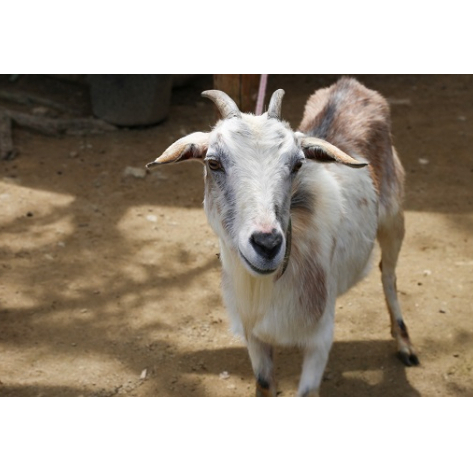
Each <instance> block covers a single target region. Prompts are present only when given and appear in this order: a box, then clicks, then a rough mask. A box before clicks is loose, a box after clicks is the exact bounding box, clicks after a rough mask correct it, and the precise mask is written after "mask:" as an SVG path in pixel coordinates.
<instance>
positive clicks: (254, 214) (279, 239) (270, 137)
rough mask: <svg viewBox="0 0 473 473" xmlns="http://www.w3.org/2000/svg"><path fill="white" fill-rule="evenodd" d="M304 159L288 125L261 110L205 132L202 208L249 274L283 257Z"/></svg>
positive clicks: (270, 269)
mask: <svg viewBox="0 0 473 473" xmlns="http://www.w3.org/2000/svg"><path fill="white" fill-rule="evenodd" d="M304 161H305V157H304V155H303V153H302V151H301V148H300V146H298V142H297V140H296V139H295V137H294V133H293V132H292V130H290V128H289V127H288V126H287V125H286V124H285V123H283V122H281V121H279V120H275V119H270V118H269V119H268V117H267V116H266V115H262V116H253V115H242V116H241V118H234V119H231V120H223V121H220V122H219V123H218V124H217V126H216V127H215V129H214V130H213V131H212V133H210V135H209V146H208V151H207V153H206V156H205V159H204V163H205V165H206V168H205V181H206V195H205V201H204V206H205V210H206V212H207V215H208V217H209V221H210V224H211V225H212V227H213V229H214V230H215V232H216V233H217V234H218V236H219V237H220V238H221V239H222V240H223V241H224V242H225V243H226V245H227V246H228V247H229V248H232V249H233V250H234V251H235V252H236V253H237V254H239V255H240V257H241V260H242V261H243V264H244V265H245V267H246V268H247V269H248V271H249V272H250V273H252V274H254V275H259V276H261V275H267V274H271V273H274V272H275V271H276V270H277V269H278V268H279V267H280V265H281V263H282V262H283V259H284V255H285V252H286V244H287V240H286V235H287V230H288V226H289V219H290V202H291V192H292V186H293V180H294V178H295V176H296V174H297V172H298V171H299V169H300V167H301V166H302V164H303V162H304Z"/></svg>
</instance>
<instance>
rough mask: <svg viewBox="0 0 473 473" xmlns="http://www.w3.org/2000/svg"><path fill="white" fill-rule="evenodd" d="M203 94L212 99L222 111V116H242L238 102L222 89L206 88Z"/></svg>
mask: <svg viewBox="0 0 473 473" xmlns="http://www.w3.org/2000/svg"><path fill="white" fill-rule="evenodd" d="M201 95H202V97H205V98H208V99H210V100H212V102H213V103H214V104H215V105H216V106H217V109H218V111H219V112H220V113H221V115H222V118H224V119H226V118H241V112H240V110H239V109H238V106H237V104H236V103H235V102H234V101H233V100H232V99H231V98H230V97H229V96H228V95H227V94H226V93H225V92H222V91H221V90H206V91H204V92H202V94H201Z"/></svg>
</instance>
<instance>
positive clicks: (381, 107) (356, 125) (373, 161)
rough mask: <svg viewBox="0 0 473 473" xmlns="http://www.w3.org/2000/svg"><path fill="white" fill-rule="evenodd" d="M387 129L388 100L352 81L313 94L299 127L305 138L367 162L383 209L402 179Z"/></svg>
mask: <svg viewBox="0 0 473 473" xmlns="http://www.w3.org/2000/svg"><path fill="white" fill-rule="evenodd" d="M390 127H391V119H390V111H389V105H388V103H387V101H386V100H385V99H384V98H383V97H382V96H381V95H380V94H379V93H377V92H375V91H373V90H369V89H367V88H366V87H364V86H363V85H361V84H360V83H359V82H358V81H356V80H355V79H351V78H342V79H340V80H339V81H338V82H337V83H336V84H334V85H333V86H331V87H329V88H326V89H321V90H318V91H317V92H316V93H315V94H313V95H312V96H311V97H310V98H309V100H308V101H307V103H306V106H305V111H304V116H303V118H302V121H301V123H300V125H299V129H300V130H301V131H302V132H303V133H305V134H306V135H310V136H316V137H318V138H322V139H324V140H326V141H328V142H330V143H332V144H333V145H335V146H337V147H338V148H340V149H341V150H342V151H344V152H345V153H347V154H348V155H350V156H352V157H354V158H355V159H356V158H357V157H363V158H365V159H367V160H368V161H369V163H370V168H371V172H372V177H373V182H374V184H375V186H376V188H377V189H378V191H379V195H380V201H381V205H383V206H385V207H386V208H389V207H390V205H391V202H392V201H393V199H395V200H399V198H400V196H401V195H402V178H403V172H402V167H401V165H400V163H399V162H398V161H397V160H393V159H392V155H393V148H392V143H391V129H390Z"/></svg>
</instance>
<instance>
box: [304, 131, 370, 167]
mask: <svg viewBox="0 0 473 473" xmlns="http://www.w3.org/2000/svg"><path fill="white" fill-rule="evenodd" d="M301 148H302V151H303V152H304V154H305V157H306V158H307V159H315V160H316V161H321V162H330V161H336V162H337V163H342V164H345V165H346V166H350V167H352V168H362V167H364V166H366V165H367V164H368V163H362V162H360V161H357V160H356V159H353V158H352V157H350V156H348V154H346V153H344V152H343V151H342V150H341V149H339V148H337V147H336V146H334V145H332V144H330V143H329V142H328V141H325V140H322V139H320V138H314V137H309V136H305V137H303V138H302V140H301Z"/></svg>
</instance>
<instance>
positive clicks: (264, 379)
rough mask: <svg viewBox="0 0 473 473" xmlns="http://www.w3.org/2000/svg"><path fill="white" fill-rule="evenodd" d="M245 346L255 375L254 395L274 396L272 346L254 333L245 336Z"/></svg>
mask: <svg viewBox="0 0 473 473" xmlns="http://www.w3.org/2000/svg"><path fill="white" fill-rule="evenodd" d="M247 346H248V354H249V355H250V360H251V365H252V367H253V373H254V374H255V377H256V396H258V397H259V396H263V397H270V396H276V382H275V379H274V363H273V347H272V346H271V345H268V344H267V343H264V342H262V341H261V340H259V339H258V338H257V337H255V336H254V335H249V336H248V337H247Z"/></svg>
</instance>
